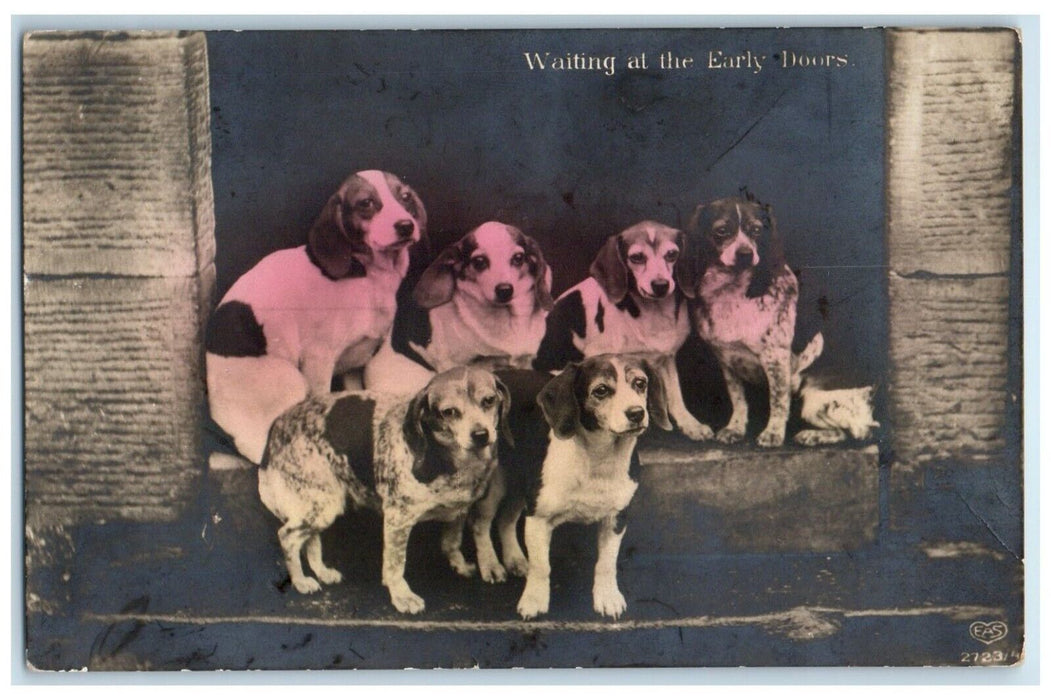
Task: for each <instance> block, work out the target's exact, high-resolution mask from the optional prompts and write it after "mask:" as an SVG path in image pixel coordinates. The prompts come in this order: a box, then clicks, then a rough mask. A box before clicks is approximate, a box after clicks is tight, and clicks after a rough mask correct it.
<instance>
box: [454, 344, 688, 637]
mask: <svg viewBox="0 0 1051 700" xmlns="http://www.w3.org/2000/svg"><path fill="white" fill-rule="evenodd" d="M497 375H498V376H499V377H500V379H501V380H502V381H503V382H504V384H505V385H506V386H507V388H508V390H509V392H510V395H511V413H510V414H509V416H508V422H509V424H510V426H511V432H512V435H513V439H514V441H515V445H516V447H515V448H514V449H510V444H508V445H506V446H505V445H503V444H501V447H500V467H499V469H498V471H497V474H496V475H494V477H493V481H492V483H491V485H490V488H489V492H488V493H487V494H486V496H485V498H484V499H482V500H481V501H479V503H478V505H477V507H476V513H475V516H474V519H473V522H472V529H473V532H474V539H475V543H476V548H477V553H478V554H477V557H478V567H479V569H480V571H481V574H482V578H483V579H485V580H487V581H499V580H503V579H504V578H505V577H506V574H507V570H508V569H510V570H511V572H512V573H516V574H519V575H521V574H522V573H524V574H525V576H526V585H525V590H524V592H523V593H522V597H521V599H520V600H519V602H518V613H519V614H520V615H521V616H522V617H523V618H524V619H530V618H533V617H536V616H538V615H541V614H543V613H546V612H547V610H548V602H549V599H550V573H551V564H550V559H549V554H548V552H549V545H550V542H551V536H552V533H553V531H554V529H555V528H556V527H558V526H559V525H561V524H562V523H567V522H579V523H598V525H599V533H598V561H597V562H596V564H595V578H594V585H593V587H592V596H593V605H594V609H595V611H596V612H598V613H599V614H601V615H606V616H609V617H613V618H616V617H619V616H620V615H621V614H623V612H624V610H625V609H626V607H627V604H626V603H625V601H624V596H623V595H622V594H621V592H620V590H619V588H618V587H617V555H618V552H619V550H620V542H621V539H622V538H623V537H624V532H625V519H624V510H625V508H627V507H628V504H629V503H630V502H631V499H632V496H633V495H634V494H635V489H636V487H637V482H636V476H637V474H636V469H635V467H637V465H638V458H637V456H636V455H635V443H636V440H637V439H638V436H639V435H640V434H642V433H643V432H644V431H645V430H646V428H647V427H648V426H649V425H650V424H651V423H652V424H655V425H657V426H659V427H660V428H662V429H664V430H671V428H672V425H671V422H670V420H669V419H668V415H667V409H666V397H665V393H664V387H663V383H662V380H661V375H660V373H659V372H657V371H655V370H654V369H653V367H652V366H651V365H650V364H649V362H648V361H647V360H646V359H644V358H642V357H639V356H631V355H598V356H594V357H589V358H586V359H584V360H583V361H582V362H579V363H571V364H570V365H568V366H567V367H566V368H565V370H564V371H563V372H562V373H561V374H559V375H558V376H556V377H554V378H552V377H551V376H550V375H549V374H546V373H543V372H535V371H534V372H530V371H526V370H506V371H502V372H498V373H497ZM503 439H504V438H501V440H503ZM523 510H524V511H525V513H526V519H525V545H526V549H527V551H528V553H529V557H528V559H526V557H525V555H524V554H523V553H522V549H521V547H520V546H519V543H518V537H517V533H516V527H515V526H516V524H517V522H518V519H519V516H520V515H521V513H522V512H523ZM497 514H499V519H498V523H497V528H498V531H499V535H500V540H501V545H502V549H503V556H504V565H503V566H501V564H500V562H499V561H498V560H497V558H496V553H495V552H494V550H493V546H492V542H491V540H490V539H489V533H490V528H491V525H492V522H493V519H494V517H496V516H497Z"/></svg>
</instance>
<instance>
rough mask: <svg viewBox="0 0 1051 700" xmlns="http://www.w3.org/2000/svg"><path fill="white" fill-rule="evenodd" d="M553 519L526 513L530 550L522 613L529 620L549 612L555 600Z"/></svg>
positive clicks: (526, 530) (527, 537) (519, 605)
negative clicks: (552, 569) (552, 560)
mask: <svg viewBox="0 0 1051 700" xmlns="http://www.w3.org/2000/svg"><path fill="white" fill-rule="evenodd" d="M552 529H553V528H552V527H551V522H550V521H549V520H547V519H546V518H540V517H537V516H535V515H530V516H528V517H526V521H525V544H526V549H527V550H528V552H529V573H527V574H526V585H525V590H524V591H522V597H521V598H520V599H519V600H518V614H519V615H521V616H522V619H524V620H528V619H530V618H534V617H536V616H537V615H543V614H544V613H546V612H547V609H548V604H549V603H550V600H551V558H550V550H551V532H552Z"/></svg>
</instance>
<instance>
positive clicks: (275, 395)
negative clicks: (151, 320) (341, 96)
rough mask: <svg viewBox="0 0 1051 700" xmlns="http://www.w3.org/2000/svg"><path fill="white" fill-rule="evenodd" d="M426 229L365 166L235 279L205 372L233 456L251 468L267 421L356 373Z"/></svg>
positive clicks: (399, 186) (399, 195) (210, 336)
mask: <svg viewBox="0 0 1051 700" xmlns="http://www.w3.org/2000/svg"><path fill="white" fill-rule="evenodd" d="M426 226H427V214H426V211H425V210H424V208H423V203H422V202H421V201H420V199H419V197H418V196H417V195H416V193H415V192H414V191H413V190H412V188H411V187H409V186H408V185H406V184H405V183H404V182H402V181H401V180H400V179H398V178H397V177H395V176H394V175H392V174H390V173H385V172H381V171H379V170H364V171H362V172H359V173H355V174H354V175H351V176H350V177H348V178H347V179H346V181H345V182H343V184H342V185H341V186H340V188H339V190H338V191H337V192H336V193H335V194H334V195H332V197H331V198H329V200H328V203H327V204H325V207H324V209H323V210H322V212H321V214H320V215H319V216H318V218H317V220H316V221H315V222H314V225H313V227H312V228H311V229H310V232H309V234H308V235H307V243H306V245H303V246H299V247H298V248H289V249H286V250H279V251H277V252H275V253H272V254H270V255H268V256H266V257H265V258H263V259H262V260H261V261H259V263H258V264H257V265H256V266H255V267H253V268H252V269H251V270H249V271H248V272H246V273H245V274H244V275H243V276H242V277H241V278H240V279H238V280H237V282H235V283H234V285H233V286H232V287H231V288H230V291H228V292H227V293H226V295H225V296H224V297H223V300H222V302H220V304H219V306H218V308H216V310H215V313H214V314H212V316H211V318H210V319H209V322H208V329H207V332H206V339H205V350H206V354H205V365H206V372H207V382H208V406H209V408H210V409H211V415H212V418H213V419H214V420H215V422H216V423H218V424H219V426H220V427H221V428H222V429H223V430H225V431H226V432H227V433H228V434H229V435H230V436H231V437H232V438H233V440H234V444H235V445H236V447H237V450H238V451H239V452H240V453H241V454H242V455H244V456H245V457H247V458H248V459H249V460H251V461H252V462H254V463H256V464H258V463H259V460H260V459H261V458H262V456H263V447H264V445H265V444H266V435H267V431H268V430H269V429H270V424H271V423H272V422H273V420H274V419H275V418H277V416H279V415H280V414H281V413H282V412H283V411H285V410H286V409H288V408H289V407H291V406H293V405H295V404H296V403H297V402H299V401H301V400H303V399H304V398H305V397H306V396H307V395H308V394H309V395H312V396H321V395H324V394H327V393H329V391H330V390H331V388H332V381H333V377H334V375H342V374H343V373H345V372H348V371H351V370H360V368H362V367H364V365H365V362H366V361H367V360H368V359H369V358H370V357H372V354H373V353H374V352H375V350H376V348H377V347H379V344H380V340H381V339H382V338H383V336H384V335H385V334H386V333H387V331H388V329H389V328H390V325H391V322H392V321H393V320H394V310H395V294H396V292H397V289H398V286H399V285H400V284H401V281H402V278H404V276H405V273H406V270H407V268H408V264H409V253H408V250H407V248H408V247H409V246H410V245H411V244H412V243H414V242H416V241H419V240H420V237H421V236H422V235H424V232H425V230H426Z"/></svg>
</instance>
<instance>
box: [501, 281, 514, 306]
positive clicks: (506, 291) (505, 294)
mask: <svg viewBox="0 0 1051 700" xmlns="http://www.w3.org/2000/svg"><path fill="white" fill-rule="evenodd" d="M514 295H515V288H514V287H512V286H511V285H509V284H507V283H506V282H505V283H503V284H498V285H496V300H497V301H498V302H500V303H501V304H504V303H506V302H509V301H511V297H513V296H514Z"/></svg>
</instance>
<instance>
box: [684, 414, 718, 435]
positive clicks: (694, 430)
mask: <svg viewBox="0 0 1051 700" xmlns="http://www.w3.org/2000/svg"><path fill="white" fill-rule="evenodd" d="M679 430H681V431H682V434H683V435H685V436H686V437H688V438H690V439H691V440H711V439H712V438H714V437H715V433H714V432H713V431H712V429H711V428H709V427H708V426H707V425H705V424H704V423H702V422H700V421H699V420H697V419H696V418H690V419H689V420H685V419H684V420H683V421H682V422H680V423H679Z"/></svg>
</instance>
